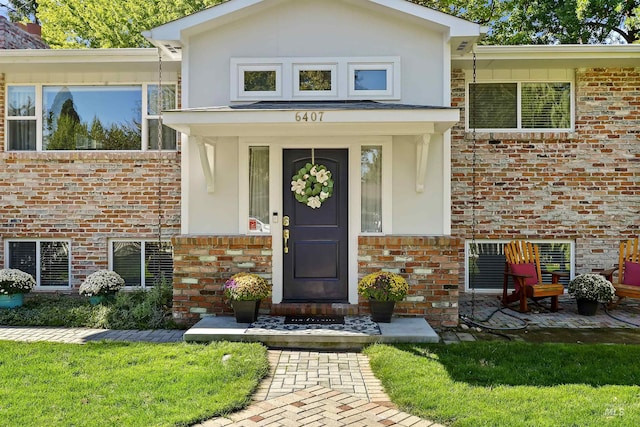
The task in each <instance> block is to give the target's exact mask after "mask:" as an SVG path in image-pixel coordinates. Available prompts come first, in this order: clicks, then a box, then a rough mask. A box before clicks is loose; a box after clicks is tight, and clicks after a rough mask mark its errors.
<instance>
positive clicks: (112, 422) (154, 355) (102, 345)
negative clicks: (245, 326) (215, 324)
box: [0, 341, 268, 427]
mask: <svg viewBox="0 0 640 427" xmlns="http://www.w3.org/2000/svg"><path fill="white" fill-rule="evenodd" d="M0 366H1V367H2V369H0V398H1V399H0V408H1V411H2V425H3V426H6V427H13V426H16V427H17V426H86V427H93V426H186V425H194V424H197V423H199V422H202V421H204V420H206V419H208V418H211V417H214V416H218V415H223V414H225V413H228V412H231V411H233V410H236V409H239V408H242V407H244V406H246V405H247V404H249V402H250V395H251V393H252V392H253V390H255V388H256V387H257V385H258V383H259V381H260V380H261V379H262V378H263V377H264V376H265V375H266V374H267V372H268V360H267V352H266V349H265V348H264V347H263V346H261V345H260V344H247V343H228V342H214V343H211V344H208V345H194V344H186V343H175V344H155V343H113V342H94V343H88V344H85V345H78V344H58V343H44V342H40V343H20V342H10V341H0Z"/></svg>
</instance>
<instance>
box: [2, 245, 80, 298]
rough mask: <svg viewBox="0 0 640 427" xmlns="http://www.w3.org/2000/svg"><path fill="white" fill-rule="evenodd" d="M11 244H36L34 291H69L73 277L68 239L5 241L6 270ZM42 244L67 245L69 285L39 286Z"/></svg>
mask: <svg viewBox="0 0 640 427" xmlns="http://www.w3.org/2000/svg"><path fill="white" fill-rule="evenodd" d="M12 242H35V244H36V253H35V255H36V276H35V277H34V279H35V280H36V286H35V287H34V291H66V290H69V289H71V283H72V282H73V277H72V275H71V258H72V251H71V249H72V248H71V240H69V239H6V240H5V246H4V253H5V265H6V266H7V268H8V266H9V258H10V254H9V244H10V243H12ZM43 242H59V243H66V244H67V247H68V248H69V259H68V265H67V269H68V274H69V283H68V285H67V286H41V285H40V276H41V271H42V266H41V261H42V260H41V256H40V244H41V243H43Z"/></svg>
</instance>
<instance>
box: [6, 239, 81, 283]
mask: <svg viewBox="0 0 640 427" xmlns="http://www.w3.org/2000/svg"><path fill="white" fill-rule="evenodd" d="M70 247H71V244H70V242H69V241H59V240H26V239H25V240H9V241H7V246H6V248H7V266H8V268H15V269H18V270H21V271H24V272H25V273H29V274H31V275H32V276H33V277H34V279H36V289H38V288H39V289H49V290H56V289H68V288H70V287H71V281H70V278H71V273H70V271H71V256H70Z"/></svg>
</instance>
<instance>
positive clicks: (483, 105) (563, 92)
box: [467, 82, 573, 131]
mask: <svg viewBox="0 0 640 427" xmlns="http://www.w3.org/2000/svg"><path fill="white" fill-rule="evenodd" d="M571 93H572V88H571V83H569V82H506V83H497V82H495V83H494V82H492V83H471V84H469V96H468V100H469V101H468V107H469V108H468V111H469V114H468V118H467V124H468V128H469V129H474V128H475V129H478V130H488V131H491V130H527V131H546V130H548V131H558V130H563V131H569V130H570V129H571V128H572V117H573V104H572V101H571V100H572V95H571Z"/></svg>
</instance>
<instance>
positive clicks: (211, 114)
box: [163, 101, 460, 137]
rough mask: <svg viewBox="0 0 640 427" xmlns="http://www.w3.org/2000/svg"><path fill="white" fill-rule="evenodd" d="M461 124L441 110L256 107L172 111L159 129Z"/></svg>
mask: <svg viewBox="0 0 640 427" xmlns="http://www.w3.org/2000/svg"><path fill="white" fill-rule="evenodd" d="M459 119H460V114H459V110H457V109H454V108H446V107H430V106H420V105H404V104H390V103H379V102H369V101H365V102H308V103H307V102H257V103H254V104H244V105H235V106H225V107H208V108H194V109H186V110H173V111H166V112H164V113H163V123H164V124H165V125H167V126H169V127H171V128H173V129H176V130H178V131H180V132H182V133H185V134H187V135H189V136H200V137H224V136H278V135H283V134H284V135H294V136H309V135H346V136H349V135H424V134H433V133H442V132H444V131H446V130H448V129H450V128H451V127H452V126H453V125H454V124H456V123H457V122H458V121H459Z"/></svg>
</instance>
